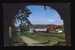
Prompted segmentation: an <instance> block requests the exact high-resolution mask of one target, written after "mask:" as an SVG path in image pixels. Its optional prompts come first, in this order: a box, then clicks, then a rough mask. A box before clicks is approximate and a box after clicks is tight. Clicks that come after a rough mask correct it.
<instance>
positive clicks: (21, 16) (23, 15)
mask: <svg viewBox="0 0 75 50" xmlns="http://www.w3.org/2000/svg"><path fill="white" fill-rule="evenodd" d="M30 14H31V11H30V10H29V9H28V8H27V7H25V8H23V9H19V12H18V15H17V16H16V17H17V20H18V21H20V23H21V24H20V29H21V31H27V30H28V25H26V23H27V24H28V22H27V21H28V20H27V17H29V15H30Z"/></svg>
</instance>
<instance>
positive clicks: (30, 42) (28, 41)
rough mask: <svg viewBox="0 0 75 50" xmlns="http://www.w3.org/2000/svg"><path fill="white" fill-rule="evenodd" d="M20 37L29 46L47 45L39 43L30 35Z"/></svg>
mask: <svg viewBox="0 0 75 50" xmlns="http://www.w3.org/2000/svg"><path fill="white" fill-rule="evenodd" d="M20 38H21V39H22V40H23V41H24V42H25V43H27V44H28V46H45V45H43V44H39V43H40V42H38V41H36V40H33V39H31V38H29V37H26V36H20Z"/></svg>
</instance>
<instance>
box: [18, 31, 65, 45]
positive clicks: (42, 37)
mask: <svg viewBox="0 0 75 50" xmlns="http://www.w3.org/2000/svg"><path fill="white" fill-rule="evenodd" d="M20 36H25V37H29V38H31V39H34V40H36V41H39V42H40V43H41V44H43V43H46V44H48V46H53V45H56V44H57V43H58V42H61V43H62V42H64V41H65V37H64V36H65V34H64V32H62V33H43V32H37V33H30V32H21V33H20V32H18V33H17V37H20ZM62 45H63V44H62Z"/></svg>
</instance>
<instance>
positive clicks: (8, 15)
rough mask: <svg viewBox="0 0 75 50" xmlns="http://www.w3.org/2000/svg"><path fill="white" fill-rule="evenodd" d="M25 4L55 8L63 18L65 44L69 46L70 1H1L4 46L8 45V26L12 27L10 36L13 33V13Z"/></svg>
mask: <svg viewBox="0 0 75 50" xmlns="http://www.w3.org/2000/svg"><path fill="white" fill-rule="evenodd" d="M25 5H44V6H46V5H47V6H50V7H52V8H54V9H55V10H57V12H58V13H59V14H60V15H61V19H63V20H64V30H65V39H66V45H67V46H69V45H70V44H71V32H70V29H71V28H70V27H71V26H70V24H71V23H70V17H71V16H70V3H33V4H31V3H28V2H27V3H3V4H2V7H3V27H4V30H3V35H4V36H3V37H4V46H10V45H9V40H10V37H9V26H11V27H12V32H13V34H12V37H13V36H14V35H15V34H14V32H15V27H14V22H15V18H16V17H15V15H16V11H17V9H19V8H23V7H24V6H25Z"/></svg>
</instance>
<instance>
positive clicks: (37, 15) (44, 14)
mask: <svg viewBox="0 0 75 50" xmlns="http://www.w3.org/2000/svg"><path fill="white" fill-rule="evenodd" d="M27 8H28V9H30V11H31V12H32V14H30V15H29V17H28V19H29V21H30V22H31V23H32V24H56V25H62V24H63V20H61V16H60V15H59V13H58V12H57V11H56V10H55V9H53V8H50V7H48V6H47V7H46V8H47V9H46V10H45V9H44V6H39V5H31V6H27ZM19 24H20V23H17V24H16V25H17V26H18V25H19Z"/></svg>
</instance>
